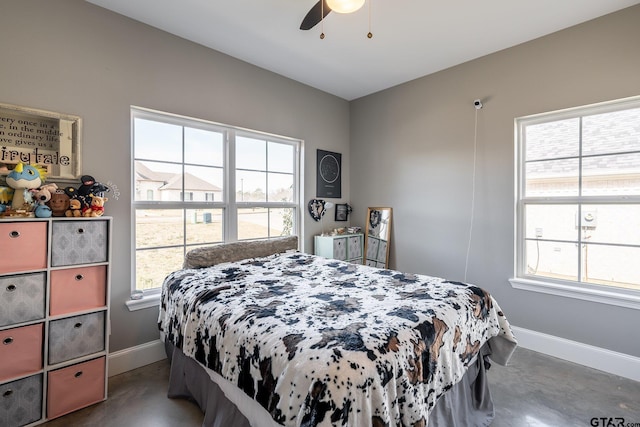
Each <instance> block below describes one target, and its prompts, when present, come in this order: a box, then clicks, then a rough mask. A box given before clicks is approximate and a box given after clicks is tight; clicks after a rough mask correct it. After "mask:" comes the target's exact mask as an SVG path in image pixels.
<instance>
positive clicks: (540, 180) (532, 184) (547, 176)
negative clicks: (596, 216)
mask: <svg viewBox="0 0 640 427" xmlns="http://www.w3.org/2000/svg"><path fill="white" fill-rule="evenodd" d="M578 165H579V163H578V159H563V160H546V161H540V162H529V163H526V166H525V180H526V181H525V197H567V196H577V195H578V191H579V187H578V179H579V177H578V167H579V166H578Z"/></svg>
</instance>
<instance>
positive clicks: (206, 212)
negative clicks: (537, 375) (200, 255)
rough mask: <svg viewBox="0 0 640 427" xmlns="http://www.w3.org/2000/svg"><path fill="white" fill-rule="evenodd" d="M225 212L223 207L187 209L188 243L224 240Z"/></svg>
mask: <svg viewBox="0 0 640 427" xmlns="http://www.w3.org/2000/svg"><path fill="white" fill-rule="evenodd" d="M223 212H224V211H223V210H222V209H187V211H186V220H187V227H186V228H187V244H188V245H192V244H195V243H219V242H222V241H224V238H223V232H222V230H223V222H222V218H223Z"/></svg>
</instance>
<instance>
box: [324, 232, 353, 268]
mask: <svg viewBox="0 0 640 427" xmlns="http://www.w3.org/2000/svg"><path fill="white" fill-rule="evenodd" d="M362 246H363V235H362V234H338V235H335V236H315V239H314V253H315V254H316V255H319V256H323V257H325V258H333V259H339V260H341V261H348V262H351V263H354V264H362Z"/></svg>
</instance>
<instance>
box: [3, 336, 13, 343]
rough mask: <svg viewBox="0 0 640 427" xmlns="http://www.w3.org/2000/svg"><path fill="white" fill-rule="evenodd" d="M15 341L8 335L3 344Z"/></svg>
mask: <svg viewBox="0 0 640 427" xmlns="http://www.w3.org/2000/svg"><path fill="white" fill-rule="evenodd" d="M12 342H13V338H12V337H7V338H5V339H4V340H3V341H2V344H4V345H9V344H11V343H12Z"/></svg>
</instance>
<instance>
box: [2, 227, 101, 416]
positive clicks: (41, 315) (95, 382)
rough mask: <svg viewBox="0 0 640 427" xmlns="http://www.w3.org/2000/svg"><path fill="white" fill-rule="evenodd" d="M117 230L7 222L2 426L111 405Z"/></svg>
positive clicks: (4, 270) (3, 245)
mask: <svg viewBox="0 0 640 427" xmlns="http://www.w3.org/2000/svg"><path fill="white" fill-rule="evenodd" d="M111 224H112V219H111V218H110V217H105V216H103V217H99V218H66V217H64V218H46V219H43V218H11V219H3V220H0V247H2V248H3V257H2V261H3V262H2V263H0V341H1V342H3V343H4V345H0V359H1V360H3V363H2V364H0V404H2V408H3V409H4V410H2V411H0V425H1V426H5V425H7V426H35V425H38V424H41V423H44V422H46V421H49V420H52V419H55V418H59V417H61V416H64V415H66V414H68V413H70V412H73V411H76V410H78V409H82V408H85V407H87V406H90V405H93V404H95V403H98V402H102V401H104V400H106V399H107V378H108V367H107V358H108V352H109V316H110V304H109V301H110V275H111V273H110V271H111V270H110V268H111V267H110V261H111V227H112V225H111ZM5 250H6V251H5ZM4 254H6V255H4Z"/></svg>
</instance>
